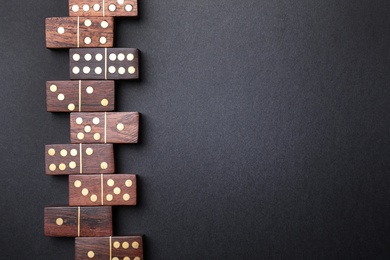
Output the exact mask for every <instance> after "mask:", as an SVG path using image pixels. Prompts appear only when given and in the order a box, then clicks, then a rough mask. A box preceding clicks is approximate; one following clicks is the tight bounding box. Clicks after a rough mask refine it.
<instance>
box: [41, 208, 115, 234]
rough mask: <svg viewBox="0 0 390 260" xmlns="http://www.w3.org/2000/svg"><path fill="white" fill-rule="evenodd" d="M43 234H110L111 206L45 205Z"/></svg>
mask: <svg viewBox="0 0 390 260" xmlns="http://www.w3.org/2000/svg"><path fill="white" fill-rule="evenodd" d="M44 229H45V236H49V237H104V236H112V210H111V207H106V206H103V207H46V208H45V227H44Z"/></svg>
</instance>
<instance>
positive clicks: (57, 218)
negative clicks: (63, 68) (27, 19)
mask: <svg viewBox="0 0 390 260" xmlns="http://www.w3.org/2000/svg"><path fill="white" fill-rule="evenodd" d="M137 15H138V8H137V0H101V1H98V0H82V1H81V0H69V17H52V18H46V23H45V26H46V47H47V48H54V49H57V48H69V49H70V50H69V59H70V79H71V80H61V81H47V82H46V107H47V111H48V112H70V113H71V114H70V132H71V136H70V142H71V143H70V144H51V145H46V147H45V168H46V169H45V172H46V174H47V175H70V176H69V206H66V207H46V208H45V212H44V218H45V219H44V229H45V235H46V236H51V237H75V238H76V239H75V259H77V260H80V259H96V260H99V259H123V260H141V259H143V237H142V236H122V237H115V236H113V228H112V208H111V207H112V206H118V205H126V206H134V205H136V204H137V177H136V175H134V174H114V173H115V163H114V151H113V144H114V143H137V142H138V135H139V134H138V133H139V113H138V112H112V111H114V110H115V103H114V102H115V81H114V80H127V79H137V78H138V77H139V71H138V68H139V66H138V50H137V49H134V48H112V47H113V45H114V44H113V43H114V39H113V38H114V17H115V16H137ZM72 48H73V49H72Z"/></svg>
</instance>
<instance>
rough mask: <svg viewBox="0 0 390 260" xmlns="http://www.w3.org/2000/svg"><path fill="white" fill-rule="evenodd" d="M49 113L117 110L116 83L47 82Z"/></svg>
mask: <svg viewBox="0 0 390 260" xmlns="http://www.w3.org/2000/svg"><path fill="white" fill-rule="evenodd" d="M46 109H47V111H48V112H73V111H79V112H91V111H113V110H114V109H115V83H114V81H112V80H102V81H84V80H77V81H72V80H68V81H47V82H46Z"/></svg>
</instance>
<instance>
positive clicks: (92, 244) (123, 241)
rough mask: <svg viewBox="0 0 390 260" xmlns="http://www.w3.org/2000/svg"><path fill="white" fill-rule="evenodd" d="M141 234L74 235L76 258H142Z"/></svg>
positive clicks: (100, 259)
mask: <svg viewBox="0 0 390 260" xmlns="http://www.w3.org/2000/svg"><path fill="white" fill-rule="evenodd" d="M142 240H143V239H142V236H121V237H76V241H75V256H76V258H75V259H76V260H91V259H94V260H108V259H112V260H114V259H115V260H117V259H120V260H122V259H123V260H143V241H142Z"/></svg>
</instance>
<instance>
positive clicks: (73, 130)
mask: <svg viewBox="0 0 390 260" xmlns="http://www.w3.org/2000/svg"><path fill="white" fill-rule="evenodd" d="M138 131H139V113H138V112H100V113H99V112H94V113H82V112H81V113H78V112H76V113H71V114H70V141H71V142H72V143H137V142H138Z"/></svg>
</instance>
